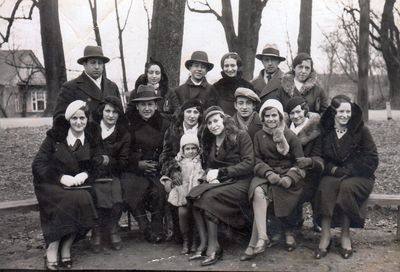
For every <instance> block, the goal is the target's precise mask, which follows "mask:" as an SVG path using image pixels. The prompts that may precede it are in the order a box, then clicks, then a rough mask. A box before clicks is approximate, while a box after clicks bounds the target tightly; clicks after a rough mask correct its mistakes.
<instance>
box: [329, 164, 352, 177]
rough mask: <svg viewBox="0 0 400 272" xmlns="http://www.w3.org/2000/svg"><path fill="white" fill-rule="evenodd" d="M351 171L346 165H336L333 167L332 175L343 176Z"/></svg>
mask: <svg viewBox="0 0 400 272" xmlns="http://www.w3.org/2000/svg"><path fill="white" fill-rule="evenodd" d="M350 175H351V172H350V170H349V169H347V168H346V167H337V168H336V169H335V171H334V172H333V176H335V177H338V178H340V177H343V176H350Z"/></svg>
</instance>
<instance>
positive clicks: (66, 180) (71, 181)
mask: <svg viewBox="0 0 400 272" xmlns="http://www.w3.org/2000/svg"><path fill="white" fill-rule="evenodd" d="M60 182H61V184H62V185H64V186H67V187H71V186H74V185H75V177H73V176H70V175H63V176H62V177H61V179H60Z"/></svg>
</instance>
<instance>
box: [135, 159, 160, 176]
mask: <svg viewBox="0 0 400 272" xmlns="http://www.w3.org/2000/svg"><path fill="white" fill-rule="evenodd" d="M138 167H139V169H140V170H142V171H145V172H148V173H152V172H155V171H157V163H156V162H154V161H151V160H142V161H139V162H138Z"/></svg>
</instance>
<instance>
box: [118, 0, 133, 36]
mask: <svg viewBox="0 0 400 272" xmlns="http://www.w3.org/2000/svg"><path fill="white" fill-rule="evenodd" d="M132 2H133V0H131V2H130V4H129V8H128V12H127V13H126V17H125V22H124V26H123V27H122V29H121V31H124V30H125V27H126V24H127V23H128V18H129V13H130V12H131V8H132Z"/></svg>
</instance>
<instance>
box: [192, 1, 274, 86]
mask: <svg viewBox="0 0 400 272" xmlns="http://www.w3.org/2000/svg"><path fill="white" fill-rule="evenodd" d="M197 2H198V3H200V4H201V5H202V6H203V7H204V9H196V8H192V7H191V6H190V5H189V2H187V3H188V8H189V10H190V11H193V12H198V13H209V14H213V15H214V16H215V17H216V18H217V20H218V21H219V22H220V23H221V25H222V27H223V28H224V31H225V38H226V41H227V44H228V48H229V51H233V52H237V53H238V54H239V55H240V56H241V58H242V60H243V77H244V78H245V79H247V80H250V79H251V78H252V77H253V71H254V60H255V59H254V56H255V55H256V51H257V46H258V37H259V30H260V27H261V15H262V12H263V10H264V8H265V6H266V5H267V3H268V0H252V1H248V0H240V1H239V20H238V32H237V33H238V34H236V32H235V28H234V23H233V14H232V5H231V1H230V0H221V2H222V11H221V15H220V14H218V12H217V11H216V10H215V9H213V8H212V7H211V6H210V4H209V2H208V1H207V0H205V1H197Z"/></svg>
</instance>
